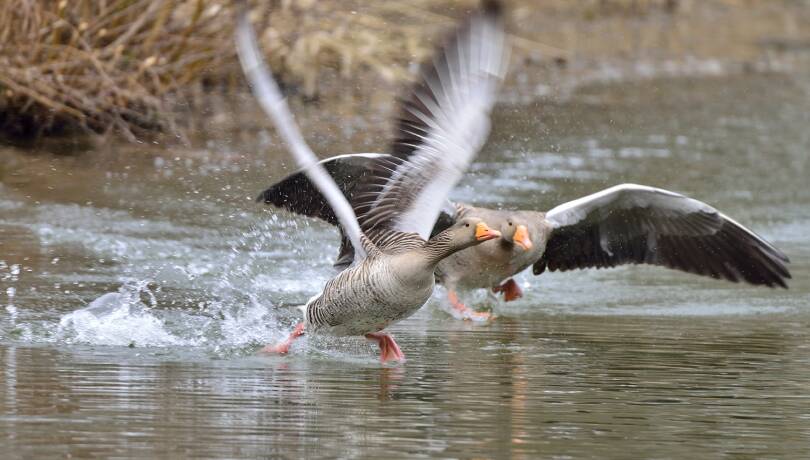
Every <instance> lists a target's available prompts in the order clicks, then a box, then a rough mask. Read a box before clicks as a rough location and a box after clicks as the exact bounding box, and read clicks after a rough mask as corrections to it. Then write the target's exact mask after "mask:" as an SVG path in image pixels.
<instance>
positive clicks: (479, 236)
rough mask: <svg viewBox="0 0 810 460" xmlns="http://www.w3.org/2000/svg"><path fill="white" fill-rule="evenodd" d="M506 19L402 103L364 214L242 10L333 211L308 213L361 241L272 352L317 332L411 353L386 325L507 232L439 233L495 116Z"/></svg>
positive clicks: (284, 117)
mask: <svg viewBox="0 0 810 460" xmlns="http://www.w3.org/2000/svg"><path fill="white" fill-rule="evenodd" d="M501 16H502V15H501V9H500V5H499V4H498V3H496V2H493V1H487V2H484V6H483V8H482V9H481V10H480V11H478V12H476V13H474V14H473V15H472V16H471V17H470V18H468V20H467V21H465V23H464V25H463V26H462V27H460V28H459V29H458V30H457V31H456V33H455V34H454V35H453V36H452V37H451V40H449V41H448V42H447V43H446V44H445V45H444V46H443V47H442V48H440V49H439V50H438V52H437V54H436V56H435V57H434V58H433V60H432V61H431V62H429V63H427V64H425V65H424V66H423V68H422V71H421V73H420V81H418V82H417V84H416V85H414V86H413V88H412V89H411V91H410V92H409V93H408V94H407V95H406V97H405V98H404V99H403V100H402V102H401V106H402V110H401V115H400V119H399V124H398V126H399V129H400V131H399V132H400V139H399V140H398V141H397V142H395V144H394V145H395V148H394V149H392V154H391V156H388V157H383V158H370V160H371V161H372V164H370V165H369V168H368V171H366V172H364V173H363V174H362V179H361V180H359V181H358V183H357V184H356V187H357V194H356V200H354V202H353V204H354V209H356V210H357V214H356V215H357V218H355V213H354V212H353V208H352V205H350V204H349V202H348V201H347V200H346V198H345V197H344V195H343V192H345V188H344V189H343V190H341V188H340V187H338V185H337V184H336V183H335V181H334V180H333V179H332V178H331V177H330V176H329V173H328V172H327V170H328V169H329V168H324V165H323V164H321V163H319V162H318V161H317V159H316V157H315V155H314V154H313V153H312V151H311V150H310V149H309V147H308V146H307V145H306V142H305V141H304V139H303V136H302V135H301V133H300V132H299V131H298V128H297V126H296V125H295V122H294V121H293V119H292V115H291V114H290V112H289V108H288V107H287V105H286V102H285V101H284V99H283V97H282V96H281V93H280V91H279V89H278V86H277V85H276V84H275V82H274V81H273V79H272V76H271V75H270V73H269V71H268V70H267V69H266V67H265V65H264V63H263V60H262V58H261V56H260V54H259V51H258V47H257V45H256V42H255V37H254V34H253V31H252V28H251V26H250V24H249V22H248V20H247V15H246V14H244V13H243V14H242V15H241V16H240V20H239V26H238V28H237V40H236V41H237V49H238V51H239V56H240V60H241V62H242V66H243V68H244V71H245V74H246V75H247V77H248V79H249V80H250V82H251V84H252V87H253V90H254V93H255V94H256V96H257V98H258V99H259V101H260V103H261V104H262V107H263V108H264V110H265V111H266V112H267V113H268V115H269V116H270V117H271V118H272V120H273V121H274V123H275V125H276V128H277V130H278V132H279V133H280V134H281V136H282V137H283V138H284V141H285V143H286V144H287V147H288V148H289V149H290V150H291V152H292V153H293V155H294V157H295V158H296V161H297V162H298V164H299V166H300V167H301V168H302V170H303V172H304V173H305V174H306V176H307V179H308V180H309V181H310V182H311V184H314V186H315V187H316V188H317V190H318V191H319V192H320V194H321V195H322V196H323V197H325V200H326V201H327V202H328V204H329V207H330V209H331V211H328V210H326V209H325V207H324V206H321V205H318V204H313V203H310V205H312V206H310V207H308V208H307V209H308V212H310V213H312V214H317V215H320V217H322V218H326V219H327V220H328V219H334V222H339V223H340V225H341V227H342V228H343V231H344V233H345V235H346V238H347V239H348V241H350V242H351V244H352V246H353V248H354V264H353V265H352V266H351V267H349V268H348V269H346V270H344V271H342V272H340V273H339V274H338V275H337V276H335V277H334V278H332V279H331V280H329V281H328V282H327V283H326V285H325V287H324V288H323V291H322V292H321V293H320V294H318V295H316V296H315V297H313V298H312V299H310V301H309V302H307V304H306V306H305V320H304V322H303V323H301V324H299V325H298V326H296V328H295V330H294V331H293V333H292V334H291V335H290V337H289V338H288V339H287V340H285V341H284V342H282V343H279V344H276V345H272V346H268V347H265V349H264V350H265V351H268V352H280V353H286V352H287V351H288V350H289V347H290V344H291V342H292V341H293V340H294V339H295V338H296V337H298V336H300V335H301V334H303V333H304V331H306V332H307V333H328V334H333V335H363V336H365V337H366V338H368V339H370V340H374V341H376V342H377V343H378V344H379V346H380V350H381V360H382V361H383V362H386V361H388V360H402V359H404V355H403V354H402V352H401V350H400V349H399V347H398V346H397V344H396V343H395V342H394V340H393V339H392V338H391V337H390V336H389V335H387V334H384V333H381V332H380V331H381V330H382V329H384V328H386V327H387V326H389V325H390V324H392V323H394V322H396V321H399V320H401V319H404V318H406V317H408V316H410V315H411V314H412V313H413V312H415V311H416V310H417V309H418V308H420V307H421V306H422V305H423V304H424V303H425V302H426V301H427V299H428V298H429V297H430V295H431V294H432V292H433V287H434V271H435V269H436V265H438V263H439V262H440V261H441V260H442V259H444V258H445V257H448V256H449V255H451V254H453V253H454V252H457V251H460V250H463V249H465V248H468V247H471V246H474V245H476V244H480V243H482V242H484V241H487V240H490V239H493V238H497V237H498V236H500V234H499V233H498V232H497V231H496V230H492V229H490V228H489V227H488V226H487V225H486V223H485V222H484V221H483V220H482V219H478V218H475V217H470V218H462V219H457V220H455V221H454V222H453V223H452V225H450V226H449V227H447V228H446V229H443V230H442V231H441V232H439V233H437V234H435V235H433V236H431V230H432V227H433V224H434V222H435V221H436V219H437V217H438V216H439V214H440V213H441V211H442V205H443V203H444V202H445V201H446V198H447V194H448V193H449V191H450V189H451V188H452V187H453V186H454V185H455V184H456V183H457V182H458V180H459V179H460V178H461V176H462V174H463V173H464V171H465V169H466V168H467V166H468V165H469V163H470V162H471V161H472V159H473V157H474V156H475V154H476V153H477V152H478V150H479V149H480V147H481V146H482V145H483V143H484V141H485V140H486V137H487V135H488V133H489V113H490V111H491V110H492V107H493V105H494V104H495V98H496V92H497V89H498V86H499V85H500V82H501V81H502V80H503V77H504V74H505V70H506V60H507V54H508V53H507V43H506V35H505V32H504V29H503V25H502V18H501ZM378 160H379V161H378ZM299 185H300V184H299ZM310 186H311V185H310ZM295 188H296V187H292V188H291V190H294V189H295ZM308 206H309V205H308Z"/></svg>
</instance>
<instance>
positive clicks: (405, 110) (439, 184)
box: [353, 2, 508, 238]
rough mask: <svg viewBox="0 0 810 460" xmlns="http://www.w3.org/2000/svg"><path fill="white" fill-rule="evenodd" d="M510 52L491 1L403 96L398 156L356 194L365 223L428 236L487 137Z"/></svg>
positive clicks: (380, 166) (366, 227) (396, 147)
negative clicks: (450, 194) (447, 199)
mask: <svg viewBox="0 0 810 460" xmlns="http://www.w3.org/2000/svg"><path fill="white" fill-rule="evenodd" d="M507 59H508V50H507V43H506V34H505V32H504V29H503V24H502V17H501V12H500V7H499V5H498V4H497V3H496V2H485V6H484V8H483V9H482V10H481V11H480V12H478V13H476V14H474V15H473V16H472V17H471V18H470V19H469V20H468V21H467V22H466V23H465V25H464V26H462V27H461V28H459V30H458V31H456V33H455V35H454V36H453V37H452V38H451V40H450V41H449V42H447V44H445V46H443V47H442V48H441V49H440V50H439V52H438V53H437V55H436V56H435V57H434V59H433V60H432V61H429V62H428V63H427V64H426V65H425V66H423V68H422V70H421V72H420V81H419V82H418V83H417V84H416V85H415V86H414V87H413V88H412V89H411V91H410V92H409V93H408V94H407V95H406V97H405V98H403V99H402V100H400V115H399V118H398V120H397V128H396V130H397V135H396V138H395V141H394V143H393V145H392V146H391V154H392V155H393V156H392V158H387V159H386V160H385V161H384V162H378V167H376V168H375V170H374V173H373V174H371V175H369V176H367V178H366V179H365V182H364V187H365V188H367V189H368V190H370V191H371V192H369V193H360V194H358V195H356V199H355V200H354V202H353V204H354V205H355V210H356V212H357V213H358V217H359V220H360V223H361V225H362V227H363V229H364V230H365V231H369V230H371V229H374V228H388V229H392V230H397V231H402V232H413V233H417V234H419V235H420V236H421V237H422V238H428V237H430V234H431V229H432V228H433V227H434V223H435V222H436V220H437V218H438V217H439V214H440V212H441V210H442V208H443V207H444V206H445V200H446V198H447V195H448V194H449V192H450V190H451V189H452V188H453V186H455V184H456V183H457V182H458V181H459V180H460V179H461V176H462V174H463V173H464V171H465V170H466V169H467V166H468V165H469V163H470V162H471V161H472V159H473V157H474V156H475V154H476V153H477V152H478V150H480V148H481V147H482V146H483V144H484V142H485V141H486V138H487V136H488V134H489V114H490V112H491V110H492V107H493V106H494V104H495V99H496V92H497V89H498V87H499V85H500V82H501V81H502V80H503V77H504V75H505V72H506V64H507ZM383 165H384V166H383Z"/></svg>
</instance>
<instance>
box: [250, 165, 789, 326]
mask: <svg viewBox="0 0 810 460" xmlns="http://www.w3.org/2000/svg"><path fill="white" fill-rule="evenodd" d="M385 156H386V155H385V154H376V153H365V154H354V155H341V156H337V157H332V158H327V159H325V160H323V161H322V162H321V163H322V164H323V166H324V167H325V168H326V170H327V171H329V174H331V175H332V177H334V178H335V180H336V181H337V183H338V185H339V187H340V189H341V192H343V193H344V194H345V195H346V196H348V197H350V200H351V197H352V196H354V195H355V194H356V193H357V183H358V181H360V180H361V178H362V177H364V176H365V175H366V174H368V171H369V166H370V164H371V163H372V159H373V160H374V161H378V159H379V158H380V157H385ZM257 201H263V202H265V203H268V204H272V205H275V206H277V207H281V208H284V209H287V210H289V211H291V212H294V213H298V214H303V215H307V216H312V217H317V218H320V219H323V220H325V221H327V222H330V223H332V224H337V222H336V221H335V219H334V215H333V214H332V213H331V212H330V210H329V209H328V208H325V207H324V205H323V198H322V197H321V195H320V194H318V193H317V191H316V190H313V189H312V185H311V184H310V183H309V182H308V181H307V179H306V177H303V176H302V174H301V173H294V174H292V175H290V176H288V177H287V178H285V179H283V180H281V181H280V182H278V183H276V184H274V185H273V186H271V187H270V188H268V189H267V190H265V191H264V192H262V193H261V194H260V195H259V197H258V198H257ZM470 217H476V218H480V219H484V220H485V221H486V222H487V223H489V224H490V225H492V226H493V227H494V228H496V229H499V230H500V231H501V233H502V237H501V238H498V239H494V240H493V241H489V242H487V243H484V244H481V245H478V246H475V247H473V248H469V249H466V250H464V251H460V252H457V253H455V254H452V255H451V256H449V257H447V258H445V259H444V260H442V261H441V262H440V263H439V264H438V266H437V269H436V276H437V278H438V280H439V282H441V283H442V284H443V285H445V286H446V287H447V290H448V297H449V300H450V302H451V304H452V305H453V307H454V309H455V310H457V311H458V312H459V313H460V314H462V315H463V316H464V317H465V318H467V319H472V320H485V319H489V318H490V317H489V315H488V314H486V313H478V312H474V311H472V310H470V309H468V308H467V307H466V306H464V305H463V304H462V303H461V302H460V301H459V299H458V295H457V293H456V291H457V290H458V289H473V288H491V289H493V291H495V292H503V293H504V296H505V299H506V300H507V301H509V300H513V299H515V298H518V297H520V296H521V295H522V293H521V291H520V288H519V286H518V285H517V283H515V282H514V280H513V279H512V276H513V275H515V274H517V273H520V272H521V271H523V270H524V269H526V268H528V267H529V266H533V272H534V274H535V275H540V274H542V273H543V272H544V271H545V270H546V269H548V270H551V271H558V270H559V271H568V270H574V269H584V268H592V267H595V268H604V267H615V266H618V265H624V264H650V265H659V266H663V267H668V268H671V269H675V270H680V271H684V272H688V273H693V274H697V275H703V276H709V277H712V278H717V279H725V280H728V281H732V282H738V281H744V282H747V283H750V284H753V285H764V286H769V287H777V286H779V287H783V288H787V283H786V280H787V279H790V277H791V276H790V272H789V271H788V269H787V267H786V264H787V263H788V262H789V259H788V257H787V256H785V255H784V254H783V253H782V252H781V251H780V250H778V249H777V248H775V247H774V246H773V245H771V244H770V243H768V242H767V241H765V240H764V239H763V238H762V237H760V236H758V235H757V234H755V233H754V232H752V231H751V230H749V229H747V228H745V227H744V226H742V225H740V224H739V223H737V222H736V221H734V220H733V219H731V218H729V217H728V216H726V215H724V214H722V213H721V212H719V211H718V210H717V209H715V208H713V207H711V206H709V205H708V204H706V203H703V202H701V201H698V200H695V199H692V198H689V197H686V196H684V195H681V194H678V193H674V192H670V191H668V190H663V189H660V188H655V187H648V186H644V185H635V184H621V185H616V186H614V187H610V188H608V189H605V190H602V191H600V192H597V193H594V194H592V195H588V196H585V197H583V198H579V199H577V200H574V201H571V202H568V203H564V204H562V205H559V206H557V207H555V208H553V209H552V210H550V211H548V212H546V213H543V212H538V211H511V210H493V209H486V208H479V207H472V206H469V205H466V204H458V205H456V206H455V208H453V207H452V206H447V207H445V208H444V210H443V212H442V214H440V216H439V218H438V220H437V222H436V224H435V226H434V228H433V233H436V232H439V231H441V230H443V229H444V228H447V226H449V225H452V224H453V223H454V222H455V221H456V220H458V219H463V218H470ZM350 250H351V243H350V242H349V241H348V240H347V239H346V238H345V237H344V238H343V242H342V244H341V253H340V256H339V258H338V261H337V263H336V264H337V265H345V264H347V263H351V251H350Z"/></svg>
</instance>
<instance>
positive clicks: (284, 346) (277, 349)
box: [261, 323, 304, 355]
mask: <svg viewBox="0 0 810 460" xmlns="http://www.w3.org/2000/svg"><path fill="white" fill-rule="evenodd" d="M302 335H304V323H298V325H297V326H295V329H293V331H292V332H291V333H290V336H289V337H287V339H286V340H284V341H282V342H279V343H277V344H275V345H267V346H266V347H264V348H262V349H261V351H262V352H263V353H278V354H282V355H283V354H286V353H287V352H289V351H290V346H292V343H293V341H295V339H297V338H298V337H300V336H302Z"/></svg>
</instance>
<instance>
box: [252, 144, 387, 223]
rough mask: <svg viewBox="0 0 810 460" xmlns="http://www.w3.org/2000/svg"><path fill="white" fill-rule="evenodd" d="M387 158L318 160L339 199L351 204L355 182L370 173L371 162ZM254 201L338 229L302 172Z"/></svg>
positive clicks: (361, 156)
mask: <svg viewBox="0 0 810 460" xmlns="http://www.w3.org/2000/svg"><path fill="white" fill-rule="evenodd" d="M386 156H389V155H388V154H385V153H354V154H350V155H337V156H334V157H331V158H327V159H325V160H321V162H320V163H321V165H323V167H324V169H326V172H327V173H329V175H330V176H331V177H332V179H333V180H334V181H335V183H336V184H337V186H338V188H340V191H341V192H342V193H343V195H344V196H345V197H346V198H347V199H348V200H349V202H351V201H352V193H353V191H354V190H355V188H356V186H357V183H358V181H359V180H360V179H361V178H362V177H363V176H364V175H366V174H368V173H370V172H371V170H372V165H373V163H372V160H374V159H376V158H380V157H386ZM256 201H258V202H263V203H266V204H272V205H273V206H276V207H279V208H283V209H286V210H287V211H290V212H294V213H296V214H301V215H304V216H309V217H316V218H319V219H322V220H325V221H326V222H328V223H330V224H332V225H338V220H337V216H335V212H334V211H333V210H332V207H331V206H329V203H328V202H327V201H326V198H324V196H323V194H322V193H321V192H320V191H319V190H318V188H317V187H315V185H314V184H313V183H312V181H310V180H309V178H308V177H307V175H306V173H305V172H304V171H301V170H299V171H296V172H294V173H293V174H290V175H289V176H287V177H285V178H284V179H282V180H281V181H279V182H277V183H275V184H273V185H271V186H270V187H269V188H268V189H267V190H265V191H263V192H262V193H261V194H260V195H259V196H258V197H256Z"/></svg>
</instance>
